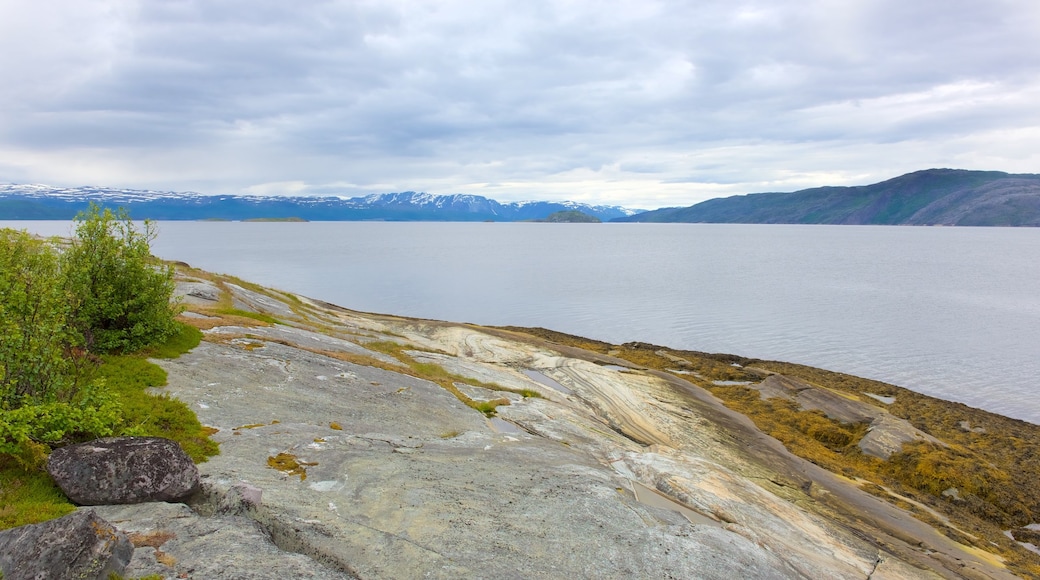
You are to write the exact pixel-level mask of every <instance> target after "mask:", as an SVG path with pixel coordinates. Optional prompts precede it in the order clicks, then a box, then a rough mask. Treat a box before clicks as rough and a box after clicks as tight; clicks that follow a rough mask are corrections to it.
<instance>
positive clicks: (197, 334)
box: [138, 322, 202, 358]
mask: <svg viewBox="0 0 1040 580" xmlns="http://www.w3.org/2000/svg"><path fill="white" fill-rule="evenodd" d="M200 342H202V331H200V330H199V329H197V328H195V327H194V326H189V325H187V324H184V323H181V322H178V323H177V332H176V333H175V334H174V335H173V336H171V337H170V338H169V339H167V340H166V342H164V343H162V344H156V345H152V346H149V347H147V348H145V349H144V350H142V351H140V352H139V353H138V354H141V355H144V356H147V357H149V358H177V357H179V356H181V355H182V354H184V353H186V352H188V351H190V350H191V349H193V348H195V347H196V346H198V345H199V343H200Z"/></svg>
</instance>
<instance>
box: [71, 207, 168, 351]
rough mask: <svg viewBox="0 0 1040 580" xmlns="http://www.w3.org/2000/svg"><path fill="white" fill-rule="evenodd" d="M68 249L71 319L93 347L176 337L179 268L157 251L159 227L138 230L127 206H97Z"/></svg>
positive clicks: (126, 347)
mask: <svg viewBox="0 0 1040 580" xmlns="http://www.w3.org/2000/svg"><path fill="white" fill-rule="evenodd" d="M77 221H78V222H79V225H78V226H77V228H76V235H75V236H74V237H73V238H72V242H71V244H70V246H69V248H68V249H66V250H65V251H64V252H63V253H62V257H63V276H64V278H65V280H66V283H67V284H68V291H67V296H68V297H69V298H70V300H71V312H70V318H69V320H70V322H71V323H72V326H73V327H74V328H75V329H76V331H77V332H79V333H80V335H81V337H82V340H83V345H84V346H85V347H86V349H87V350H88V351H90V352H102V353H107V352H117V351H135V350H138V349H140V348H142V347H144V346H145V345H147V344H150V343H152V342H161V341H163V340H165V339H166V338H168V337H169V336H171V335H172V334H173V333H174V332H175V330H176V326H175V324H174V317H175V315H176V312H175V311H174V309H173V308H172V307H171V306H170V296H171V295H172V294H173V267H172V266H166V265H162V264H161V263H160V262H159V261H158V260H156V259H155V258H154V257H152V255H151V251H150V243H151V242H152V240H153V239H154V238H155V234H156V231H155V226H154V224H153V223H152V222H150V221H145V222H144V229H143V230H138V228H137V226H136V225H134V222H133V221H131V220H130V216H129V215H128V214H127V213H126V210H122V209H120V210H117V211H116V212H113V211H112V210H110V209H105V210H101V209H100V208H99V207H98V206H96V205H91V206H90V209H89V210H88V211H87V212H86V213H84V214H80V216H79V217H78V218H77Z"/></svg>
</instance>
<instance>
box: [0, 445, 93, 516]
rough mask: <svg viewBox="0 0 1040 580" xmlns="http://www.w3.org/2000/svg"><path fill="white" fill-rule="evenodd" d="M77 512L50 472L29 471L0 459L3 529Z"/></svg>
mask: <svg viewBox="0 0 1040 580" xmlns="http://www.w3.org/2000/svg"><path fill="white" fill-rule="evenodd" d="M75 509H76V506H74V505H72V503H71V502H69V500H68V498H66V497H65V494H64V493H62V492H61V490H60V489H58V487H57V486H56V485H54V481H52V480H51V478H50V476H49V475H47V473H45V472H43V471H35V472H31V473H29V472H26V471H24V470H23V469H22V468H21V467H19V466H18V465H17V464H16V463H15V462H14V461H12V460H10V459H9V458H2V457H0V529H3V530H6V529H8V528H14V527H18V526H24V525H26V524H35V523H39V522H44V521H47V520H52V519H54V518H60V517H61V516H64V515H66V514H69V513H72V512H73V511H75Z"/></svg>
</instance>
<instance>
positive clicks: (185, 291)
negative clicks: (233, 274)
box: [173, 280, 220, 306]
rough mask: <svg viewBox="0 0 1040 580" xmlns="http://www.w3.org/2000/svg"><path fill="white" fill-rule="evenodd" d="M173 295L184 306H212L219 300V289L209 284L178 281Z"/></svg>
mask: <svg viewBox="0 0 1040 580" xmlns="http://www.w3.org/2000/svg"><path fill="white" fill-rule="evenodd" d="M173 295H174V297H176V298H180V299H181V300H183V302H184V303H185V304H192V305H196V306H213V305H215V304H216V303H217V301H218V300H220V289H219V288H217V287H216V286H215V285H213V284H211V283H210V282H203V281H186V280H178V281H176V282H175V286H174V290H173Z"/></svg>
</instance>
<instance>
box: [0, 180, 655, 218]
mask: <svg viewBox="0 0 1040 580" xmlns="http://www.w3.org/2000/svg"><path fill="white" fill-rule="evenodd" d="M90 202H95V203H97V204H99V205H102V206H105V207H116V206H122V207H125V208H127V210H128V211H129V212H130V215H131V217H133V218H135V219H145V218H148V219H155V220H207V219H208V220H245V219H284V218H301V219H304V220H312V221H358V220H384V221H503V222H513V221H525V220H539V219H544V218H546V217H548V216H549V215H551V214H553V213H556V212H562V211H580V212H582V213H585V214H589V215H592V216H595V217H597V218H599V219H600V220H602V221H609V220H612V219H615V218H619V217H626V216H630V215H633V214H635V213H637V212H639V211H640V210H633V209H626V208H623V207H619V206H609V205H588V204H584V203H577V202H572V201H561V202H554V201H520V202H511V203H499V202H497V201H495V200H493V199H488V198H486V197H481V196H479V195H462V194H457V195H432V194H429V193H416V192H414V191H406V192H404V193H382V194H373V195H367V196H364V197H351V198H345V197H274V196H270V197H261V196H241V195H202V194H198V193H190V192H189V193H178V192H171V191H150V190H135V189H110V188H100V187H74V188H59V187H50V186H46V185H13V184H8V185H0V219H6V220H22V219H36V220H67V219H72V218H73V217H74V216H75V215H76V214H77V213H78V212H80V211H83V210H84V209H86V208H87V207H88V205H89V203H90Z"/></svg>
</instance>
